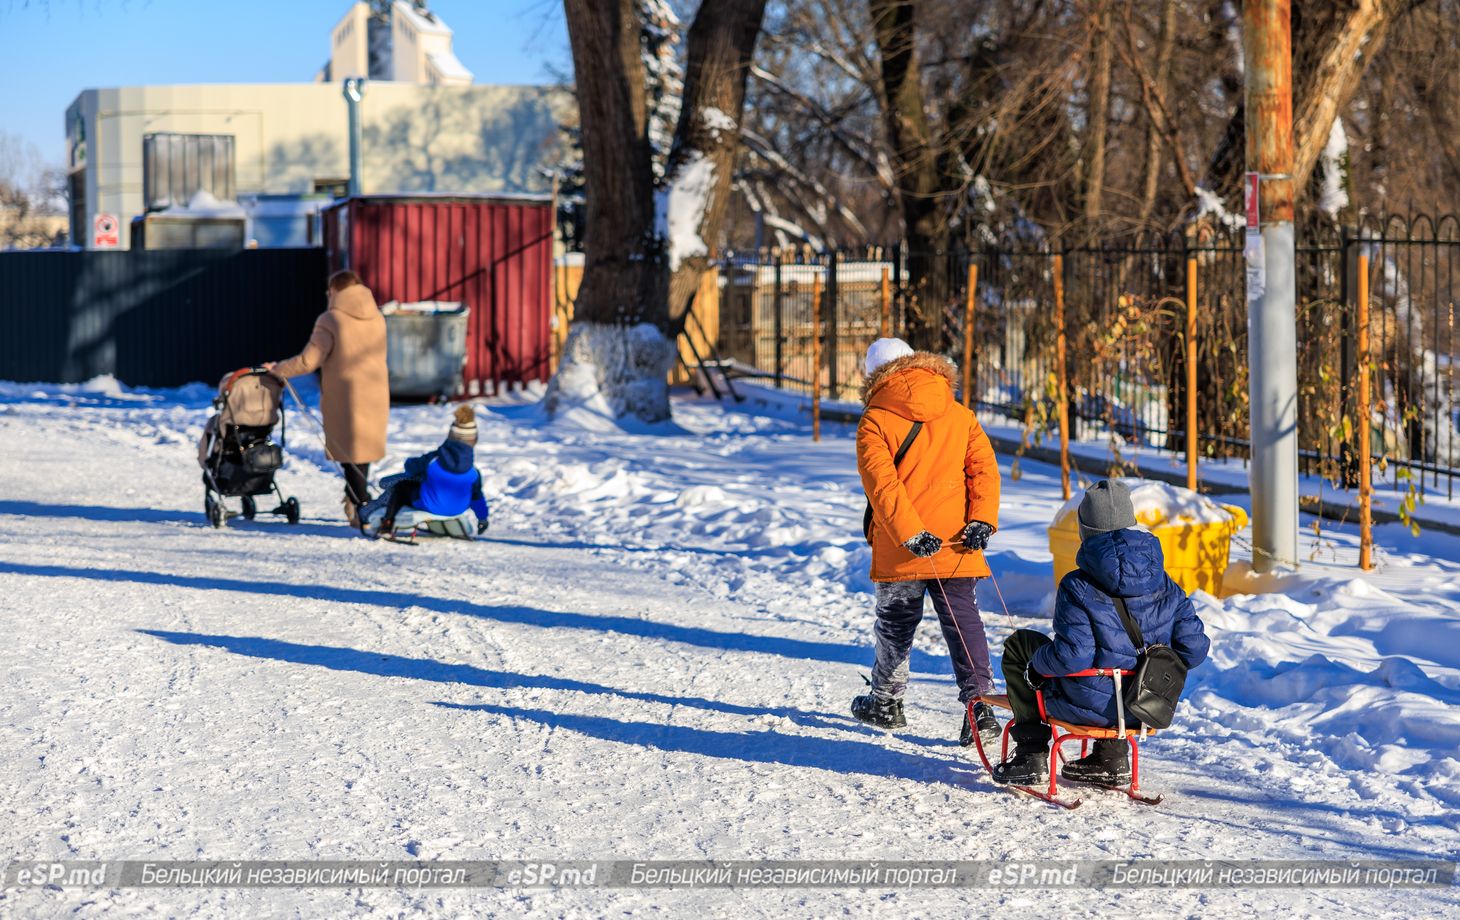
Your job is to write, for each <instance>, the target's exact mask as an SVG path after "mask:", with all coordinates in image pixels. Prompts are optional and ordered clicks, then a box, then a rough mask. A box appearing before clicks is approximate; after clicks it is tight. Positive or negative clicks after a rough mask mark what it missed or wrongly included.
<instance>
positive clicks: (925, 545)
mask: <svg viewBox="0 0 1460 920" xmlns="http://www.w3.org/2000/svg"><path fill="white" fill-rule="evenodd" d="M902 545H903V546H905V547H907V551H908V552H910V553H912V554H913V555H914V556H921V557H923V558H925V559H926V558H927V557H928V556H936V555H937V554H938V550H940V549H942V548H943V541H942V540H939V539H938V538H937V537H935V536H933V535H932V534H930V533H928V532H927V531H926V530H925V531H923V532H922V533H920V534H918V535H917V536H916V537H913V538H912V539H911V540H909V541H907V542H906V543H904V544H902Z"/></svg>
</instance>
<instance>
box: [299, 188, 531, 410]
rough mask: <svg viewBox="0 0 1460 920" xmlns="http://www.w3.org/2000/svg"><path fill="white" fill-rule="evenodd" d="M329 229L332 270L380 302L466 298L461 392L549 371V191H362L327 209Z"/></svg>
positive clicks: (483, 390)
mask: <svg viewBox="0 0 1460 920" xmlns="http://www.w3.org/2000/svg"><path fill="white" fill-rule="evenodd" d="M323 229H324V233H323V237H324V245H325V249H326V251H327V252H328V255H329V267H330V271H331V272H336V271H339V270H341V269H345V268H348V269H350V270H352V271H354V272H355V273H356V274H358V275H359V276H360V277H361V278H362V279H364V281H365V283H366V285H368V286H369V287H370V289H371V290H372V291H374V292H375V299H376V302H377V303H382V304H384V303H387V302H389V301H392V300H396V301H399V302H401V303H415V302H419V301H427V300H439V301H459V302H461V303H465V304H466V305H467V307H468V308H469V309H470V311H471V313H470V317H469V318H468V320H467V341H466V367H465V369H464V370H463V371H462V381H461V387H460V389H459V390H458V393H457V395H459V396H463V397H469V396H477V395H481V394H496V393H497V392H499V390H500V388H501V387H502V386H503V385H505V386H506V387H507V388H508V389H511V388H513V387H514V386H517V385H520V384H526V383H528V382H531V381H540V382H546V381H547V379H548V377H549V376H551V367H550V361H551V350H552V346H551V322H552V256H553V230H554V214H553V204H552V199H551V198H548V197H546V196H542V197H527V196H523V197H513V196H475V195H364V196H360V197H356V198H348V199H346V200H344V201H341V202H340V203H339V204H336V205H334V206H332V207H330V208H329V209H327V210H326V211H325V212H324V227H323Z"/></svg>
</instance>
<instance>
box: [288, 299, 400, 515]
mask: <svg viewBox="0 0 1460 920" xmlns="http://www.w3.org/2000/svg"><path fill="white" fill-rule="evenodd" d="M270 367H271V369H272V370H273V372H274V374H275V375H276V376H279V377H297V376H299V375H300V374H309V373H312V372H314V371H316V370H318V371H319V372H320V384H319V394H320V395H319V408H320V412H321V413H322V414H323V415H324V430H325V449H326V451H328V453H329V456H330V458H331V459H333V460H334V461H335V462H337V463H339V464H340V465H341V466H342V467H343V468H344V472H345V516H346V517H347V518H349V519H350V522H351V523H352V524H354V523H356V522H357V521H358V516H357V513H356V512H357V510H358V508H359V506H360V505H363V504H364V503H365V502H367V501H369V500H370V493H369V489H368V485H367V480H368V477H369V473H370V464H371V463H374V462H375V461H376V460H379V459H380V458H382V457H384V456H385V427H386V423H387V422H388V421H389V420H390V381H389V378H388V376H387V374H386V369H385V317H384V316H382V315H381V313H380V308H379V307H377V306H376V305H375V298H374V296H373V295H372V294H371V293H370V289H369V288H367V287H366V286H365V285H364V284H363V283H362V282H361V281H360V277H359V276H358V275H356V274H355V273H354V272H350V271H343V272H337V273H335V275H334V276H333V277H331V278H330V282H329V309H327V310H325V312H324V313H323V314H321V315H320V317H319V319H317V320H315V321H314V333H313V334H312V335H310V337H309V344H307V345H305V346H304V350H303V351H301V352H300V353H299V354H297V355H295V356H294V357H292V358H289V359H288V360H286V361H280V362H278V363H277V364H273V365H270Z"/></svg>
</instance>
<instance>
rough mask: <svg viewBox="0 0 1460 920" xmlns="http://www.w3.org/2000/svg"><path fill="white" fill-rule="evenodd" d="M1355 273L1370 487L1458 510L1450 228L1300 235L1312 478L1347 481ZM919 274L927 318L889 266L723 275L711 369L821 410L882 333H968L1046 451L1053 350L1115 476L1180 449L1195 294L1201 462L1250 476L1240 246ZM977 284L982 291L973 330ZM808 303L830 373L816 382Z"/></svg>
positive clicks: (799, 256)
mask: <svg viewBox="0 0 1460 920" xmlns="http://www.w3.org/2000/svg"><path fill="white" fill-rule="evenodd" d="M1361 255H1364V256H1367V258H1368V260H1369V263H1370V266H1371V268H1370V279H1371V280H1370V290H1369V295H1370V304H1371V313H1370V316H1371V319H1370V333H1371V339H1372V355H1373V360H1374V364H1375V379H1374V394H1375V398H1374V407H1373V414H1372V419H1373V426H1372V427H1373V435H1372V444H1371V449H1372V453H1373V455H1374V456H1375V457H1376V458H1377V459H1378V467H1377V473H1378V474H1379V475H1380V476H1381V477H1385V478H1387V479H1388V480H1389V481H1390V482H1392V483H1393V484H1395V485H1397V486H1401V487H1408V486H1411V485H1412V486H1413V487H1414V488H1415V490H1416V491H1417V492H1418V493H1419V494H1421V495H1423V494H1424V493H1426V492H1428V491H1431V490H1438V492H1439V493H1440V494H1444V495H1446V496H1453V490H1454V480H1455V478H1456V476H1457V474H1460V444H1457V439H1460V434H1457V425H1460V413H1457V409H1460V406H1457V403H1456V400H1455V390H1454V359H1455V324H1454V302H1455V300H1456V297H1457V289H1460V222H1457V220H1456V219H1455V218H1450V217H1446V218H1444V219H1439V220H1436V219H1431V218H1429V217H1424V216H1418V217H1411V218H1388V219H1380V220H1374V221H1370V222H1367V223H1365V224H1364V225H1362V226H1357V227H1344V228H1334V227H1327V228H1322V227H1317V226H1308V227H1301V228H1300V229H1299V240H1298V315H1297V322H1298V349H1299V353H1298V368H1297V369H1298V378H1299V407H1298V417H1299V444H1300V452H1301V453H1300V455H1301V460H1302V464H1303V469H1304V472H1306V473H1311V474H1318V475H1322V476H1325V477H1326V478H1328V479H1330V480H1332V481H1334V482H1342V483H1345V484H1352V483H1354V482H1355V481H1356V480H1355V477H1356V475H1357V460H1356V456H1357V453H1356V452H1357V448H1358V445H1357V443H1356V441H1355V438H1356V437H1357V434H1356V432H1357V431H1358V425H1357V422H1358V419H1359V418H1360V415H1359V414H1358V413H1359V412H1360V410H1359V408H1358V406H1357V374H1358V366H1359V364H1358V354H1357V349H1356V341H1357V330H1356V320H1355V316H1356V306H1357V301H1358V290H1357V266H1358V261H1359V257H1360V256H1361ZM927 261H929V260H924V264H926V262H927ZM930 261H931V262H932V263H933V264H934V265H935V266H936V269H935V270H936V271H938V272H940V273H945V274H944V275H943V277H941V278H938V279H936V283H935V284H932V285H930V286H929V287H928V288H925V289H933V290H940V291H943V292H945V293H944V294H943V295H941V298H940V302H937V303H927V302H925V300H926V298H924V297H922V296H920V290H919V288H918V287H916V286H915V285H914V284H913V283H912V281H911V279H910V278H909V276H908V272H907V270H906V266H907V264H908V253H907V252H906V250H905V249H904V248H903V247H900V246H891V247H883V248H876V247H874V248H870V249H862V250H857V251H839V252H828V253H810V252H793V253H773V252H767V253H752V254H737V255H734V256H732V257H731V258H729V259H727V260H725V263H724V267H723V275H724V281H723V284H724V290H723V293H722V298H723V299H722V308H721V309H722V312H721V342H720V345H721V351H722V352H723V353H724V354H725V355H726V356H727V357H730V358H734V359H736V360H737V361H739V362H741V363H743V364H747V365H750V366H752V367H754V368H757V369H759V370H760V371H761V372H763V373H764V375H765V376H766V377H767V379H769V380H770V381H771V382H772V383H773V384H774V385H775V386H779V387H786V388H793V389H799V390H803V391H804V390H809V389H810V388H811V382H812V380H813V379H814V378H815V375H816V374H817V373H819V375H820V379H821V384H822V387H823V392H824V393H825V394H826V395H827V396H828V397H829V398H841V399H854V398H855V397H856V394H857V390H858V388H859V386H860V382H861V371H860V361H861V357H862V355H863V354H864V353H865V351H866V347H867V345H869V344H870V343H871V342H872V340H874V339H875V338H877V337H878V336H879V335H881V334H883V331H884V328H885V329H886V330H887V331H890V332H891V333H892V334H894V335H902V334H904V333H905V332H906V331H907V330H908V328H909V326H910V324H911V321H912V320H915V319H921V320H922V321H923V325H931V326H932V327H933V330H934V331H933V344H934V346H935V347H936V348H938V349H940V350H942V351H944V352H945V353H947V354H948V355H949V356H950V357H953V358H954V359H955V361H960V362H961V360H962V354H963V342H964V335H965V323H966V322H967V320H966V317H968V316H969V315H970V313H971V316H972V342H973V356H974V361H973V366H974V373H973V380H972V387H971V393H970V397H971V402H972V403H973V404H974V405H975V406H976V407H977V408H978V409H979V410H980V411H981V412H983V413H985V414H986V415H987V416H989V417H991V418H993V419H1003V420H1005V421H1006V422H1007V423H1009V424H1012V425H1017V426H1019V427H1021V428H1022V429H1023V430H1024V431H1025V432H1026V434H1027V435H1028V436H1030V437H1031V438H1038V437H1046V436H1053V435H1054V434H1055V433H1056V430H1057V429H1056V421H1055V419H1056V418H1057V417H1058V412H1057V406H1056V394H1057V392H1058V390H1057V388H1056V381H1057V379H1058V374H1057V373H1056V372H1057V364H1056V354H1057V342H1058V340H1059V338H1060V332H1061V331H1063V333H1064V338H1065V342H1066V356H1067V357H1066V362H1065V370H1066V374H1067V377H1068V389H1067V393H1068V400H1069V405H1068V411H1069V417H1070V419H1071V425H1070V427H1071V436H1072V437H1073V438H1074V439H1077V440H1087V441H1088V440H1100V441H1103V442H1104V443H1106V444H1107V445H1108V447H1109V450H1110V455H1111V465H1112V467H1119V466H1120V464H1121V461H1122V456H1123V453H1124V452H1126V451H1128V450H1129V448H1130V447H1131V446H1134V445H1142V446H1146V447H1152V448H1156V449H1161V450H1171V451H1176V450H1184V449H1185V445H1186V438H1187V431H1186V422H1185V419H1186V401H1187V399H1188V393H1187V387H1186V383H1185V381H1186V366H1185V363H1186V329H1187V307H1186V303H1187V294H1188V290H1187V289H1188V284H1189V283H1191V281H1192V280H1193V279H1194V282H1195V285H1196V311H1195V341H1196V367H1197V375H1196V379H1197V386H1196V392H1195V393H1194V394H1192V395H1194V397H1195V400H1196V407H1197V428H1196V435H1197V437H1198V444H1199V448H1200V453H1201V455H1202V456H1203V457H1205V458H1212V459H1215V458H1224V459H1234V460H1239V461H1245V460H1246V459H1247V457H1248V456H1249V454H1250V443H1249V440H1248V437H1249V432H1248V427H1247V419H1248V411H1247V409H1248V392H1247V384H1248V380H1247V375H1248V364H1247V304H1246V295H1245V279H1246V263H1245V259H1244V257H1243V251H1242V237H1241V234H1240V232H1235V231H1227V230H1210V229H1209V230H1207V231H1205V232H1204V233H1202V234H1201V235H1189V234H1174V235H1171V236H1148V237H1140V238H1135V239H1130V240H1123V241H1119V242H1110V243H1100V244H1095V245H1090V246H1083V247H1067V248H1061V249H1053V248H1051V247H1049V246H1048V245H1045V244H1044V243H1042V242H1041V241H1039V240H1030V239H1017V238H1012V237H1005V238H1002V239H999V240H997V241H993V242H991V243H990V244H989V245H987V246H984V247H981V248H979V249H977V250H974V251H972V252H967V251H963V252H951V253H943V254H938V255H937V256H936V257H935V258H933V259H932V260H930ZM970 268H973V269H974V270H975V271H976V279H977V280H976V283H975V297H974V299H973V302H972V309H971V311H970V309H969V300H968V283H969V278H970V274H971V273H970ZM1057 276H1058V277H1057ZM884 279H885V281H884ZM1056 281H1058V282H1059V284H1058V285H1057V284H1056ZM1057 288H1058V289H1059V290H1058V291H1057ZM1057 295H1060V296H1057ZM818 298H819V299H820V306H821V310H820V313H821V319H822V328H821V335H822V344H823V348H822V355H823V358H824V360H823V366H822V367H821V368H819V369H813V368H812V366H811V354H812V349H811V342H812V337H813V336H815V335H816V334H817V330H816V326H815V323H814V322H813V305H814V304H815V302H816V300H817V299H818ZM1061 301H1062V304H1061ZM1060 306H1063V309H1062V310H1061V309H1059V307H1060ZM1061 320H1062V322H1061Z"/></svg>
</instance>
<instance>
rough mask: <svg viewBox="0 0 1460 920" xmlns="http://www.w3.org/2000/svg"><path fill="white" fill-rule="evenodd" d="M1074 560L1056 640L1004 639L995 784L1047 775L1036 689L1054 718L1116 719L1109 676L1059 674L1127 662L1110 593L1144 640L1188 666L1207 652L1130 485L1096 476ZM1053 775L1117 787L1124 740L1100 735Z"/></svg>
mask: <svg viewBox="0 0 1460 920" xmlns="http://www.w3.org/2000/svg"><path fill="white" fill-rule="evenodd" d="M1079 522H1080V541H1081V542H1080V551H1079V553H1078V554H1077V555H1076V556H1075V562H1076V564H1077V565H1078V566H1079V567H1078V568H1077V569H1075V571H1073V572H1070V573H1069V574H1068V575H1066V576H1065V577H1064V578H1063V579H1061V581H1060V585H1059V592H1058V594H1057V595H1056V597H1055V608H1054V638H1053V639H1051V638H1050V637H1049V636H1046V635H1045V634H1044V633H1041V632H1038V631H1036V630H1032V629H1019V630H1015V631H1014V633H1013V634H1012V635H1010V636H1009V638H1008V639H1006V640H1005V641H1004V663H1003V670H1004V682H1005V683H1006V684H1007V686H1008V690H1009V705H1010V708H1012V709H1013V710H1014V724H1013V726H1012V727H1011V728H1010V729H1009V734H1010V736H1011V737H1012V738H1013V739H1014V744H1015V748H1014V755H1013V757H1011V758H1010V759H1009V760H1008V761H1006V762H1004V763H1001V764H999V765H998V766H996V767H994V773H993V778H994V781H995V782H998V783H1008V784H1011V785H1015V786H1034V785H1038V784H1040V783H1043V782H1046V781H1048V779H1049V741H1050V727H1049V725H1048V724H1047V723H1045V722H1043V721H1042V720H1041V718H1040V713H1039V704H1038V702H1037V700H1036V699H1035V691H1036V690H1040V689H1042V690H1043V691H1044V708H1045V712H1046V713H1048V715H1049V716H1050V717H1051V718H1055V719H1059V720H1061V721H1064V722H1072V723H1075V724H1078V725H1097V726H1114V725H1115V724H1116V711H1115V685H1114V682H1113V681H1112V680H1110V678H1108V677H1068V678H1067V677H1063V676H1062V675H1065V674H1073V673H1074V672H1076V671H1084V670H1086V669H1088V668H1125V669H1128V668H1134V667H1135V666H1136V651H1137V650H1136V648H1135V646H1133V645H1132V644H1131V640H1130V637H1129V636H1128V635H1127V633H1126V630H1125V627H1124V626H1123V625H1121V619H1120V613H1119V612H1118V611H1117V609H1116V602H1115V600H1114V599H1113V598H1115V597H1120V598H1124V599H1125V603H1126V607H1127V609H1128V610H1129V611H1130V616H1131V618H1132V619H1134V620H1135V621H1136V623H1137V625H1139V626H1140V634H1141V635H1142V636H1143V637H1144V639H1145V641H1146V643H1147V644H1155V643H1161V644H1163V645H1169V646H1171V648H1172V649H1174V650H1175V652H1176V654H1177V655H1179V656H1180V657H1181V660H1182V661H1183V662H1185V663H1186V666H1187V667H1188V668H1194V667H1196V666H1197V665H1199V664H1201V663H1202V661H1204V660H1205V659H1206V656H1207V648H1208V646H1209V644H1210V643H1209V641H1208V640H1207V637H1206V633H1205V632H1204V631H1203V630H1202V624H1201V620H1200V619H1198V618H1197V615H1196V610H1195V609H1194V608H1193V607H1192V605H1191V599H1190V598H1188V597H1187V596H1186V592H1185V591H1183V590H1181V587H1180V586H1179V585H1177V584H1176V582H1174V581H1172V579H1171V577H1170V576H1169V575H1167V574H1166V571H1165V560H1164V558H1163V556H1162V553H1161V543H1160V541H1158V540H1157V539H1156V538H1155V537H1154V536H1152V535H1151V534H1149V533H1147V532H1145V531H1142V530H1137V529H1136V514H1135V508H1134V506H1133V505H1132V504H1131V496H1130V489H1129V488H1128V487H1127V486H1126V485H1125V483H1123V482H1120V481H1118V480H1101V481H1100V482H1097V483H1096V484H1095V485H1093V486H1091V487H1090V488H1089V489H1088V490H1087V491H1086V492H1085V496H1084V497H1083V498H1082V499H1081V500H1080V509H1079ZM1060 775H1061V776H1063V777H1064V778H1065V779H1068V780H1073V781H1075V782H1086V783H1095V784H1098V785H1102V786H1115V785H1121V784H1124V783H1128V782H1129V781H1130V758H1129V745H1128V744H1127V743H1126V741H1125V739H1123V738H1111V739H1101V740H1097V741H1096V742H1095V744H1094V749H1093V750H1092V751H1091V752H1090V754H1089V755H1088V756H1086V757H1082V758H1080V759H1079V760H1074V761H1071V762H1069V763H1067V764H1065V766H1064V769H1062V770H1061V771H1060Z"/></svg>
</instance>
